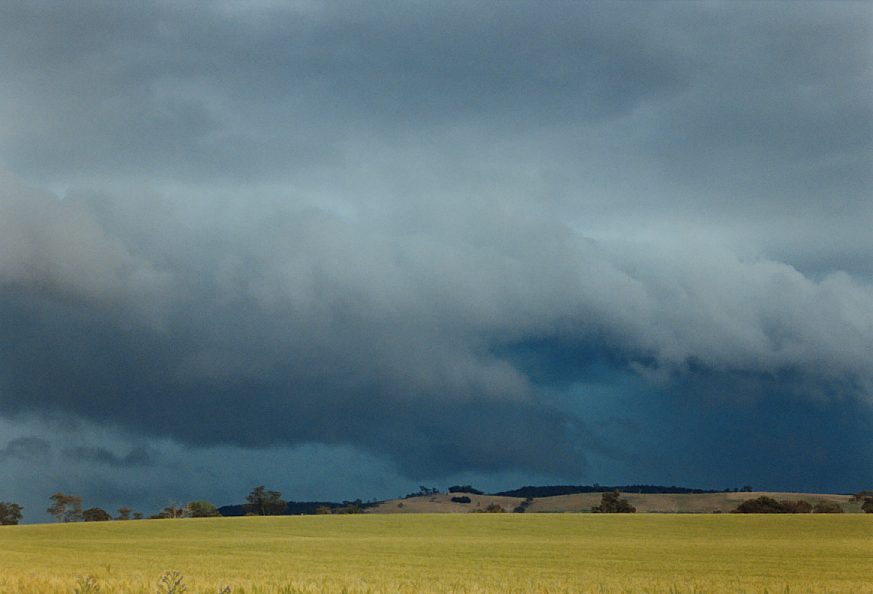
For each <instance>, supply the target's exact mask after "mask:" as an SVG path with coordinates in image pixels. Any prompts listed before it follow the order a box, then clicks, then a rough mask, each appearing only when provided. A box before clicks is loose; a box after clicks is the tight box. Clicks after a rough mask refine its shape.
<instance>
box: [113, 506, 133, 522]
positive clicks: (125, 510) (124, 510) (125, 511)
mask: <svg viewBox="0 0 873 594" xmlns="http://www.w3.org/2000/svg"><path fill="white" fill-rule="evenodd" d="M131 512H133V510H132V509H130V508H129V507H127V506H126V505H125V506H122V507H119V508H118V517H117V518H116V519H117V520H129V519H130V514H131Z"/></svg>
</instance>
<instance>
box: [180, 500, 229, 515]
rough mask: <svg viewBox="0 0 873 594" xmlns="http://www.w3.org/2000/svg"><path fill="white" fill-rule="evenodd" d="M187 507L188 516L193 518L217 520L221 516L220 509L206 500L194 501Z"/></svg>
mask: <svg viewBox="0 0 873 594" xmlns="http://www.w3.org/2000/svg"><path fill="white" fill-rule="evenodd" d="M185 507H186V508H187V511H188V515H189V516H190V517H192V518H215V517H219V516H221V514H220V513H219V511H218V508H217V507H215V505H213V504H212V503H211V502H209V501H205V500H198V501H192V502H191V503H189V504H188V505H187V506H185Z"/></svg>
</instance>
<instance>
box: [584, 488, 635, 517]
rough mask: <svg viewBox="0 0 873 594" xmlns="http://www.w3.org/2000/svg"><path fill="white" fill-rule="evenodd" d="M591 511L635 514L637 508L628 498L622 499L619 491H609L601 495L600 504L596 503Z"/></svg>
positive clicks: (596, 512)
mask: <svg viewBox="0 0 873 594" xmlns="http://www.w3.org/2000/svg"><path fill="white" fill-rule="evenodd" d="M591 511H592V513H595V514H633V513H636V511H637V508H635V507H634V506H632V505H631V504H630V503H628V500H627V499H622V498H621V493H619V492H618V491H609V492H608V493H604V494H603V495H601V496H600V505H595V506H594V507H592V508H591Z"/></svg>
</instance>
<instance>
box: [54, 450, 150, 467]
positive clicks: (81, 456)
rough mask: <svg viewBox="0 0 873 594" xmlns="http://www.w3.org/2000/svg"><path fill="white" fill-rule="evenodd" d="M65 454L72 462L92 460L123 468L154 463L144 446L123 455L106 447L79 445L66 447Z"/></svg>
mask: <svg viewBox="0 0 873 594" xmlns="http://www.w3.org/2000/svg"><path fill="white" fill-rule="evenodd" d="M63 455H64V457H65V458H66V459H67V460H68V461H70V462H76V463H82V462H84V463H89V462H90V463H97V464H106V465H108V466H113V467H123V468H126V467H136V466H151V465H152V464H154V461H153V454H151V453H150V452H149V451H148V450H147V449H146V448H143V447H137V448H133V449H132V450H130V451H129V452H128V453H127V454H124V455H123V456H121V455H119V454H116V453H115V452H113V451H111V450H108V449H106V448H104V447H99V446H97V447H88V446H77V447H74V448H66V449H64V451H63Z"/></svg>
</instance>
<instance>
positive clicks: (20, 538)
mask: <svg viewBox="0 0 873 594" xmlns="http://www.w3.org/2000/svg"><path fill="white" fill-rule="evenodd" d="M0 562H2V571H0V592H16V593H21V594H49V593H51V594H54V593H57V592H70V593H72V592H74V591H75V589H76V587H77V580H79V582H78V583H79V586H80V588H81V584H82V581H81V580H82V579H84V578H85V577H86V576H91V577H92V578H93V580H94V583H95V584H96V585H97V586H99V588H100V590H99V591H100V592H102V593H106V592H128V593H136V594H139V593H143V594H144V593H147V592H148V593H154V592H155V591H156V588H157V583H158V579H159V577H160V576H161V574H162V573H164V572H166V571H169V570H175V571H178V572H179V573H180V574H181V575H182V576H184V580H185V584H186V585H187V591H188V592H189V593H198V594H199V593H201V592H204V593H205V592H212V593H217V592H219V591H220V589H221V588H223V587H225V586H228V585H229V586H231V587H232V591H233V592H235V593H238V594H241V593H243V592H245V593H248V594H252V593H261V594H273V593H285V594H291V593H321V592H327V593H337V594H339V593H340V592H348V593H350V594H351V593H357V592H361V593H365V592H366V593H370V594H383V593H386V594H387V593H389V592H391V593H394V592H409V593H413V592H421V593H425V594H429V593H447V592H467V593H470V594H473V593H482V594H484V593H491V592H493V593H503V592H507V593H510V592H516V593H519V594H521V593H525V594H526V593H534V592H536V593H542V594H547V593H564V592H566V593H569V592H591V593H622V594H624V593H631V592H648V593H650V594H659V593H664V594H667V593H671V594H673V593H677V592H688V593H690V592H696V593H704V592H706V593H710V592H711V593H714V594H721V593H731V594H733V593H737V594H738V593H746V594H752V593H763V592H768V593H769V594H774V593H777V592H778V593H780V594H781V593H783V592H791V593H794V594H797V593H802V592H808V593H812V594H824V593H826V592H827V593H842V592H845V593H853V594H855V593H858V594H860V593H869V594H873V584H871V582H870V575H871V572H873V516H869V515H866V516H865V515H856V514H842V515H836V516H835V515H815V514H801V515H774V516H758V515H743V516H738V515H668V514H663V515H662V514H644V515H598V514H441V515H428V514H421V515H398V514H395V515H386V514H373V515H369V514H368V515H357V516H305V517H288V516H285V517H267V518H261V517H249V518H216V519H200V520H198V519H189V520H155V521H130V522H106V523H86V524H53V525H30V526H9V527H4V528H0Z"/></svg>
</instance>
